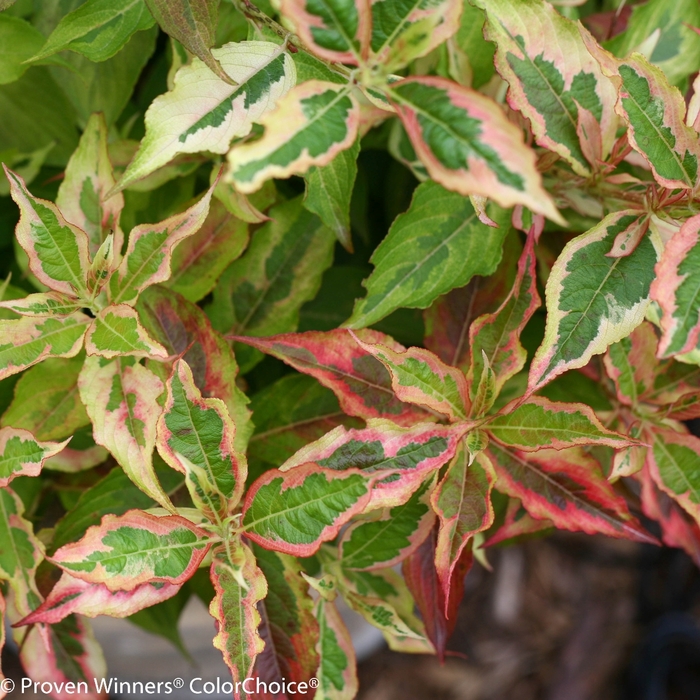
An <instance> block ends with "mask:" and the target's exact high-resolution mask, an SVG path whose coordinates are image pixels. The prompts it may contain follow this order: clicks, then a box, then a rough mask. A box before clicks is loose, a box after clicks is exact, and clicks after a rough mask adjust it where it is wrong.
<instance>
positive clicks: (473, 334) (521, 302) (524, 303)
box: [468, 235, 540, 399]
mask: <svg viewBox="0 0 700 700" xmlns="http://www.w3.org/2000/svg"><path fill="white" fill-rule="evenodd" d="M539 305H540V296H539V294H538V293H537V258H536V256H535V239H534V235H530V236H528V240H527V243H526V245H525V249H524V250H523V253H522V255H521V256H520V261H519V262H518V273H517V276H516V278H515V283H514V285H513V288H512V289H511V292H510V294H509V295H508V296H507V297H506V299H505V301H504V302H503V303H502V304H501V306H500V307H499V308H498V310H497V311H496V312H494V313H492V314H487V315H484V316H480V317H479V318H478V319H477V320H476V321H474V323H472V325H471V328H470V329H469V339H470V342H471V364H470V367H469V374H468V378H469V382H470V396H471V398H472V399H473V398H474V396H475V395H476V388H477V382H478V380H479V377H481V374H482V372H483V368H484V359H483V355H482V351H483V352H484V353H485V354H486V360H487V362H488V365H489V367H490V368H491V371H492V372H493V374H494V379H495V394H496V395H498V394H499V393H500V391H501V389H502V388H503V385H504V384H505V383H506V382H507V381H508V379H510V378H511V377H513V376H514V375H516V374H517V373H518V372H519V371H520V370H521V369H522V368H523V367H524V365H525V360H526V359H527V352H526V351H525V348H524V347H523V346H522V343H521V342H520V335H521V333H522V332H523V329H524V328H525V326H526V325H527V322H528V321H529V320H530V318H531V317H532V314H534V313H535V311H536V310H537V308H538V307H539Z"/></svg>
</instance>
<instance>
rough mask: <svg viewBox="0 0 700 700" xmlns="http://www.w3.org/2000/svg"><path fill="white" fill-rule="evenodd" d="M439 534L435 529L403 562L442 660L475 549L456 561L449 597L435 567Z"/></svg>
mask: <svg viewBox="0 0 700 700" xmlns="http://www.w3.org/2000/svg"><path fill="white" fill-rule="evenodd" d="M436 539H437V537H436V534H435V532H434V531H433V533H431V535H430V536H429V537H428V538H427V539H426V540H425V542H423V544H422V545H421V546H420V547H419V548H418V549H417V550H416V551H415V552H414V553H413V554H412V555H411V556H410V557H409V558H408V559H406V560H405V561H404V563H403V565H402V568H401V570H402V572H403V575H404V578H405V579H406V584H407V585H408V588H409V589H410V591H411V593H412V594H413V597H414V598H415V600H416V604H417V606H418V610H419V611H420V614H421V617H422V618H423V622H424V624H425V629H426V632H427V635H428V639H430V641H431V642H432V644H433V646H434V647H435V650H436V652H437V655H438V659H440V662H441V663H442V662H444V660H445V649H446V647H447V642H448V641H449V639H450V637H451V636H452V632H454V629H455V625H456V624H457V610H458V608H459V604H460V603H461V602H462V596H463V594H464V577H465V576H466V574H467V571H469V569H470V568H471V564H472V552H471V549H465V550H464V551H463V553H462V555H461V557H460V559H459V561H458V562H457V563H456V565H455V567H454V569H453V572H452V579H451V580H450V583H449V585H448V587H447V590H448V592H449V598H447V599H446V598H445V593H444V592H443V587H442V586H441V585H440V582H439V580H438V575H437V570H436V568H435V549H436Z"/></svg>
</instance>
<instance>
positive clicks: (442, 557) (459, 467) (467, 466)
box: [431, 445, 495, 598]
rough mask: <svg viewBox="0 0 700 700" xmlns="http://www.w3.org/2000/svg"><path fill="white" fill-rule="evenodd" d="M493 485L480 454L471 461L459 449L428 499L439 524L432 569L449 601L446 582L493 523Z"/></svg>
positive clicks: (489, 467) (490, 468) (490, 469)
mask: <svg viewBox="0 0 700 700" xmlns="http://www.w3.org/2000/svg"><path fill="white" fill-rule="evenodd" d="M494 481H495V474H494V471H493V465H492V464H491V462H490V461H489V459H488V457H487V456H486V455H485V454H484V453H483V452H481V453H479V454H478V455H477V456H476V459H474V461H471V456H470V454H469V451H468V450H467V449H466V447H465V446H464V445H461V446H460V448H459V450H458V451H457V454H456V455H455V456H454V457H453V459H452V462H450V466H449V467H448V469H447V472H446V473H445V476H444V478H443V479H442V481H441V482H440V483H439V484H438V487H437V489H436V490H435V492H434V493H433V495H432V497H431V502H432V505H433V508H434V510H435V512H436V513H437V515H438V519H439V522H440V527H439V530H438V535H437V542H436V544H435V568H436V570H437V576H438V580H439V582H440V586H441V588H442V592H443V595H444V596H445V598H449V597H450V590H449V587H450V582H451V581H452V577H453V573H454V571H455V569H456V567H458V566H459V564H460V561H461V558H462V553H463V552H464V549H465V547H466V546H467V544H468V543H469V541H470V540H471V538H472V537H473V536H474V535H475V534H476V533H477V532H483V531H484V530H487V529H488V528H489V527H491V524H492V523H493V516H494V513H493V506H492V505H491V490H492V488H493V483H494Z"/></svg>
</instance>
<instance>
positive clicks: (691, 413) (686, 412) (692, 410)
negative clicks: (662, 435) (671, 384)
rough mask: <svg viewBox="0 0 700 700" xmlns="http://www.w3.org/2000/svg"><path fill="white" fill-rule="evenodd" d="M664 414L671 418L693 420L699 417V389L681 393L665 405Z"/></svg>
mask: <svg viewBox="0 0 700 700" xmlns="http://www.w3.org/2000/svg"><path fill="white" fill-rule="evenodd" d="M664 415H665V416H666V418H671V419H672V420H680V421H685V420H693V419H695V418H700V391H691V392H689V393H687V394H683V396H681V397H680V398H678V399H676V400H675V401H674V402H673V403H671V404H669V405H668V406H666V407H665V411H664Z"/></svg>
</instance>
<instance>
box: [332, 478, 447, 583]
mask: <svg viewBox="0 0 700 700" xmlns="http://www.w3.org/2000/svg"><path fill="white" fill-rule="evenodd" d="M433 484H434V479H428V480H426V481H425V482H424V483H423V484H422V485H421V486H419V488H418V489H417V490H416V491H415V493H414V494H413V495H412V496H411V497H410V498H409V499H408V500H407V501H406V502H405V503H403V504H402V505H399V506H395V507H394V508H390V509H386V510H384V511H383V512H381V511H380V512H379V513H378V514H375V517H376V516H377V515H378V517H376V519H371V518H372V515H371V514H370V515H369V519H368V520H362V521H359V522H357V523H354V524H353V525H351V526H350V527H349V528H348V529H347V530H346V531H345V532H344V533H343V536H342V538H341V540H340V558H341V564H342V566H343V567H344V568H346V569H358V570H361V571H371V570H372V569H383V568H386V567H388V566H394V565H395V564H398V563H399V562H401V561H403V560H404V559H405V558H406V557H407V556H409V555H410V554H411V553H412V552H414V551H415V550H416V549H417V548H418V547H419V546H420V544H421V543H422V542H423V540H424V539H425V538H426V537H427V536H428V534H429V533H430V531H431V530H432V527H433V523H434V522H435V513H434V512H433V511H432V509H431V508H430V495H431V493H432V486H433Z"/></svg>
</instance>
